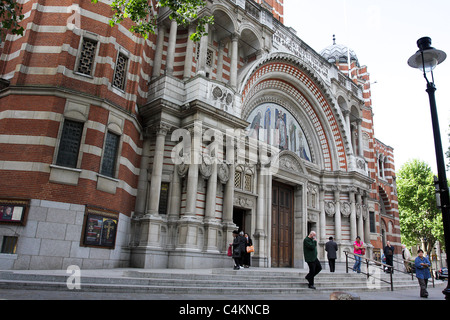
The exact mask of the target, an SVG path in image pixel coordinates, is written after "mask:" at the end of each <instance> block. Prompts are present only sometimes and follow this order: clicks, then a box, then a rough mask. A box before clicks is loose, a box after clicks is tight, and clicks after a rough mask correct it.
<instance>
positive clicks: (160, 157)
mask: <svg viewBox="0 0 450 320" xmlns="http://www.w3.org/2000/svg"><path fill="white" fill-rule="evenodd" d="M168 131H169V127H168V126H166V125H164V124H161V125H159V126H158V127H157V128H156V146H155V153H154V157H153V167H152V176H151V181H150V192H149V196H148V202H147V214H148V215H151V216H158V215H159V213H158V209H159V197H160V194H161V178H162V169H163V161H164V144H165V140H166V135H167V132H168Z"/></svg>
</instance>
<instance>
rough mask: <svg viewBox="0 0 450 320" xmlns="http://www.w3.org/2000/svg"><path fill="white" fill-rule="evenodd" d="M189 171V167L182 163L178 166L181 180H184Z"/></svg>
mask: <svg viewBox="0 0 450 320" xmlns="http://www.w3.org/2000/svg"><path fill="white" fill-rule="evenodd" d="M188 171H189V165H188V164H186V163H182V164H179V165H177V173H178V175H179V176H180V177H181V178H184V177H185V176H186V174H187V173H188Z"/></svg>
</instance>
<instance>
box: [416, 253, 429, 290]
mask: <svg viewBox="0 0 450 320" xmlns="http://www.w3.org/2000/svg"><path fill="white" fill-rule="evenodd" d="M417 254H418V256H417V258H416V260H414V265H415V267H416V277H417V280H419V286H420V297H421V298H428V291H427V285H428V279H429V278H431V273H430V267H431V263H430V260H428V258H427V257H424V256H423V250H422V249H419V251H417Z"/></svg>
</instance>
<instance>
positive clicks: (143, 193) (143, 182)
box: [135, 135, 150, 215]
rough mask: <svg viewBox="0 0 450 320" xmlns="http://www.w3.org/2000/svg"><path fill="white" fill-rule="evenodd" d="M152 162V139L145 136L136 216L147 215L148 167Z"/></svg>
mask: <svg viewBox="0 0 450 320" xmlns="http://www.w3.org/2000/svg"><path fill="white" fill-rule="evenodd" d="M149 162H150V139H149V137H147V136H146V135H144V143H143V146H142V156H141V170H140V171H139V181H138V190H137V195H136V209H135V210H136V214H138V215H143V214H145V208H146V204H147V189H148V166H149Z"/></svg>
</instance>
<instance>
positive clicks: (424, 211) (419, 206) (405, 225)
mask: <svg viewBox="0 0 450 320" xmlns="http://www.w3.org/2000/svg"><path fill="white" fill-rule="evenodd" d="M397 191H398V207H399V215H400V231H401V235H402V242H403V243H405V244H406V245H416V244H417V243H420V242H422V241H423V242H425V243H426V245H427V247H426V248H423V249H424V250H425V251H427V252H428V254H430V253H431V250H432V249H433V247H434V245H435V243H436V241H440V243H441V244H444V229H443V224H442V214H441V212H440V210H439V209H438V208H437V205H436V196H435V188H434V179H433V172H432V171H431V167H430V166H429V165H428V164H426V163H425V162H423V161H420V160H411V161H409V162H407V163H405V164H404V165H403V166H402V167H401V169H400V171H399V173H398V175H397Z"/></svg>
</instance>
